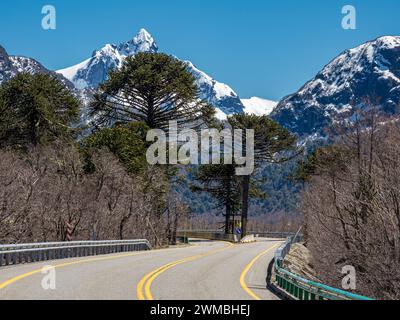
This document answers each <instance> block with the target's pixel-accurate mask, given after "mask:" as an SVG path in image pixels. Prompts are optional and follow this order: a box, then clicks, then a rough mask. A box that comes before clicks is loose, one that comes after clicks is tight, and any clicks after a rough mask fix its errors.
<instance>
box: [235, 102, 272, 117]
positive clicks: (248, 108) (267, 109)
mask: <svg viewBox="0 0 400 320" xmlns="http://www.w3.org/2000/svg"><path fill="white" fill-rule="evenodd" d="M241 101H242V103H243V105H244V112H245V113H247V114H254V115H257V116H264V115H267V116H268V115H269V114H271V112H272V111H273V110H274V108H275V107H276V106H277V105H278V102H276V101H271V100H267V99H262V98H258V97H252V98H250V99H242V100H241Z"/></svg>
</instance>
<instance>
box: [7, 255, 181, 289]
mask: <svg viewBox="0 0 400 320" xmlns="http://www.w3.org/2000/svg"><path fill="white" fill-rule="evenodd" d="M179 249H180V248H170V249H162V250H179ZM159 251H161V249H158V250H151V251H141V252H134V253H125V254H117V255H112V256H106V257H101V258H94V259H90V258H89V259H83V260H82V259H81V260H75V261H72V262H66V263H61V264H57V265H54V266H53V267H54V268H64V267H68V266H73V265H78V264H84V263H91V262H99V261H106V260H115V259H121V258H126V257H133V256H137V255H141V254H146V253H152V252H159ZM42 270H43V267H42V268H40V269H36V270H33V271H30V272H27V273H24V274H21V275H19V276H16V277H14V278H11V279H9V280H6V281H5V282H2V283H0V290H1V289H4V288H6V287H8V286H9V285H11V284H13V283H15V282H17V281H20V280H22V279H25V278H27V277H30V276H33V275H35V274H38V273H41V272H42Z"/></svg>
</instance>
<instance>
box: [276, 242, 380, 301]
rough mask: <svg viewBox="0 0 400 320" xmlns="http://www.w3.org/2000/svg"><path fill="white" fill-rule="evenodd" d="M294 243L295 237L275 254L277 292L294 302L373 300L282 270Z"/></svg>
mask: <svg viewBox="0 0 400 320" xmlns="http://www.w3.org/2000/svg"><path fill="white" fill-rule="evenodd" d="M296 242H298V238H297V237H296V236H295V237H289V238H287V240H286V242H285V243H284V244H283V245H282V246H280V247H279V248H278V250H277V251H276V252H275V261H274V272H275V285H276V286H277V287H278V289H279V290H282V291H283V292H284V293H285V294H286V295H288V296H289V297H290V298H293V299H296V300H373V299H371V298H368V297H364V296H361V295H358V294H354V293H351V292H347V291H344V290H340V289H337V288H333V287H329V286H327V285H324V284H321V283H318V282H315V281H311V280H307V279H304V278H302V277H300V276H298V275H296V274H294V273H292V272H290V271H288V270H286V269H284V267H283V260H284V259H285V257H286V255H287V254H288V253H289V251H290V248H291V246H292V244H294V243H296Z"/></svg>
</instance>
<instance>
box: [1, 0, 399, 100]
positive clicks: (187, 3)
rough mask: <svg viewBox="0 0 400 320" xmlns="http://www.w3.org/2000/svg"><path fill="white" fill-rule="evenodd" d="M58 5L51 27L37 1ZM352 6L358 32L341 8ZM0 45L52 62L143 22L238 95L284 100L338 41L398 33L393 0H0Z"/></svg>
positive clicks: (82, 55)
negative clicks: (345, 23)
mask: <svg viewBox="0 0 400 320" xmlns="http://www.w3.org/2000/svg"><path fill="white" fill-rule="evenodd" d="M45 4H52V5H54V6H55V7H56V9H57V15H58V19H57V30H55V31H44V30H42V28H41V19H42V14H41V9H42V6H43V5H45ZM346 4H352V5H354V6H355V7H356V9H357V30H355V31H352V30H351V31H350V30H343V29H342V28H341V19H342V14H341V9H342V7H343V6H344V5H346ZM0 7H1V12H0V30H1V33H0V45H2V46H4V47H5V48H6V50H7V51H8V52H9V53H10V54H17V55H26V56H31V57H33V58H36V59H37V60H39V61H40V62H42V63H43V64H44V65H45V66H46V67H48V68H50V69H59V68H63V67H67V66H70V65H73V64H76V63H78V62H81V61H82V60H84V59H86V58H88V57H89V56H90V55H91V53H92V51H93V50H94V49H97V48H100V47H102V46H103V45H104V44H105V43H119V42H122V41H126V40H129V39H130V38H132V37H133V36H134V35H135V34H136V32H137V31H138V30H139V29H140V28H142V27H144V28H146V29H147V30H148V31H149V32H150V33H152V35H153V36H154V38H155V39H156V41H157V42H158V45H159V47H160V49H161V50H162V51H163V52H167V53H170V54H174V55H176V56H178V57H180V58H184V59H189V60H191V61H192V62H193V63H195V64H196V65H197V66H198V67H199V68H200V69H202V70H204V71H206V72H207V73H208V74H210V75H211V76H213V77H214V78H216V79H217V80H219V81H222V82H225V83H227V84H229V85H230V86H232V88H233V89H234V90H235V91H236V92H237V93H238V94H239V95H240V96H241V97H249V96H260V97H265V98H270V99H275V100H277V99H280V98H282V97H283V96H285V95H287V94H289V93H292V92H294V91H296V90H297V89H298V88H299V87H300V86H301V85H303V84H304V83H305V82H306V81H307V80H309V79H310V78H312V77H313V76H314V75H315V74H316V73H317V72H318V71H319V70H320V69H321V68H322V67H323V66H324V65H325V64H326V63H328V62H329V61H330V60H331V59H332V58H334V57H335V56H336V55H338V54H339V53H340V52H341V51H343V50H344V49H347V48H350V47H354V46H356V45H358V44H361V43H363V42H365V41H367V40H370V39H373V38H376V37H378V36H380V35H400V19H399V17H400V1H399V0H380V1H378V0H351V1H350V0H347V1H341V0H145V1H144V0H140V1H139V0H113V1H111V0H110V1H105V0H80V1H78V0H44V1H37V0H1V5H0Z"/></svg>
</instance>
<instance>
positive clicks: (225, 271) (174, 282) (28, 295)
mask: <svg viewBox="0 0 400 320" xmlns="http://www.w3.org/2000/svg"><path fill="white" fill-rule="evenodd" d="M281 243H282V242H281V241H278V240H272V239H258V241H257V242H255V243H250V244H230V243H226V242H216V241H200V240H198V241H193V242H191V245H189V246H184V247H175V248H169V249H162V250H153V251H145V252H133V253H123V254H115V255H106V256H96V257H85V258H77V259H68V260H57V261H48V262H42V263H34V264H26V265H18V266H9V267H2V268H0V300H5V299H7V300H16V299H17V300H81V299H82V300H254V299H256V300H274V299H277V297H276V296H275V295H273V294H272V293H271V292H269V291H268V290H267V289H266V275H267V267H268V264H269V262H270V261H271V259H272V258H273V255H274V252H275V249H276V248H277V247H278V246H279V245H280V244H281ZM45 266H52V267H54V269H53V270H50V269H48V270H46V269H45V270H43V267H45ZM54 284H55V288H54V286H53V285H54Z"/></svg>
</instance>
